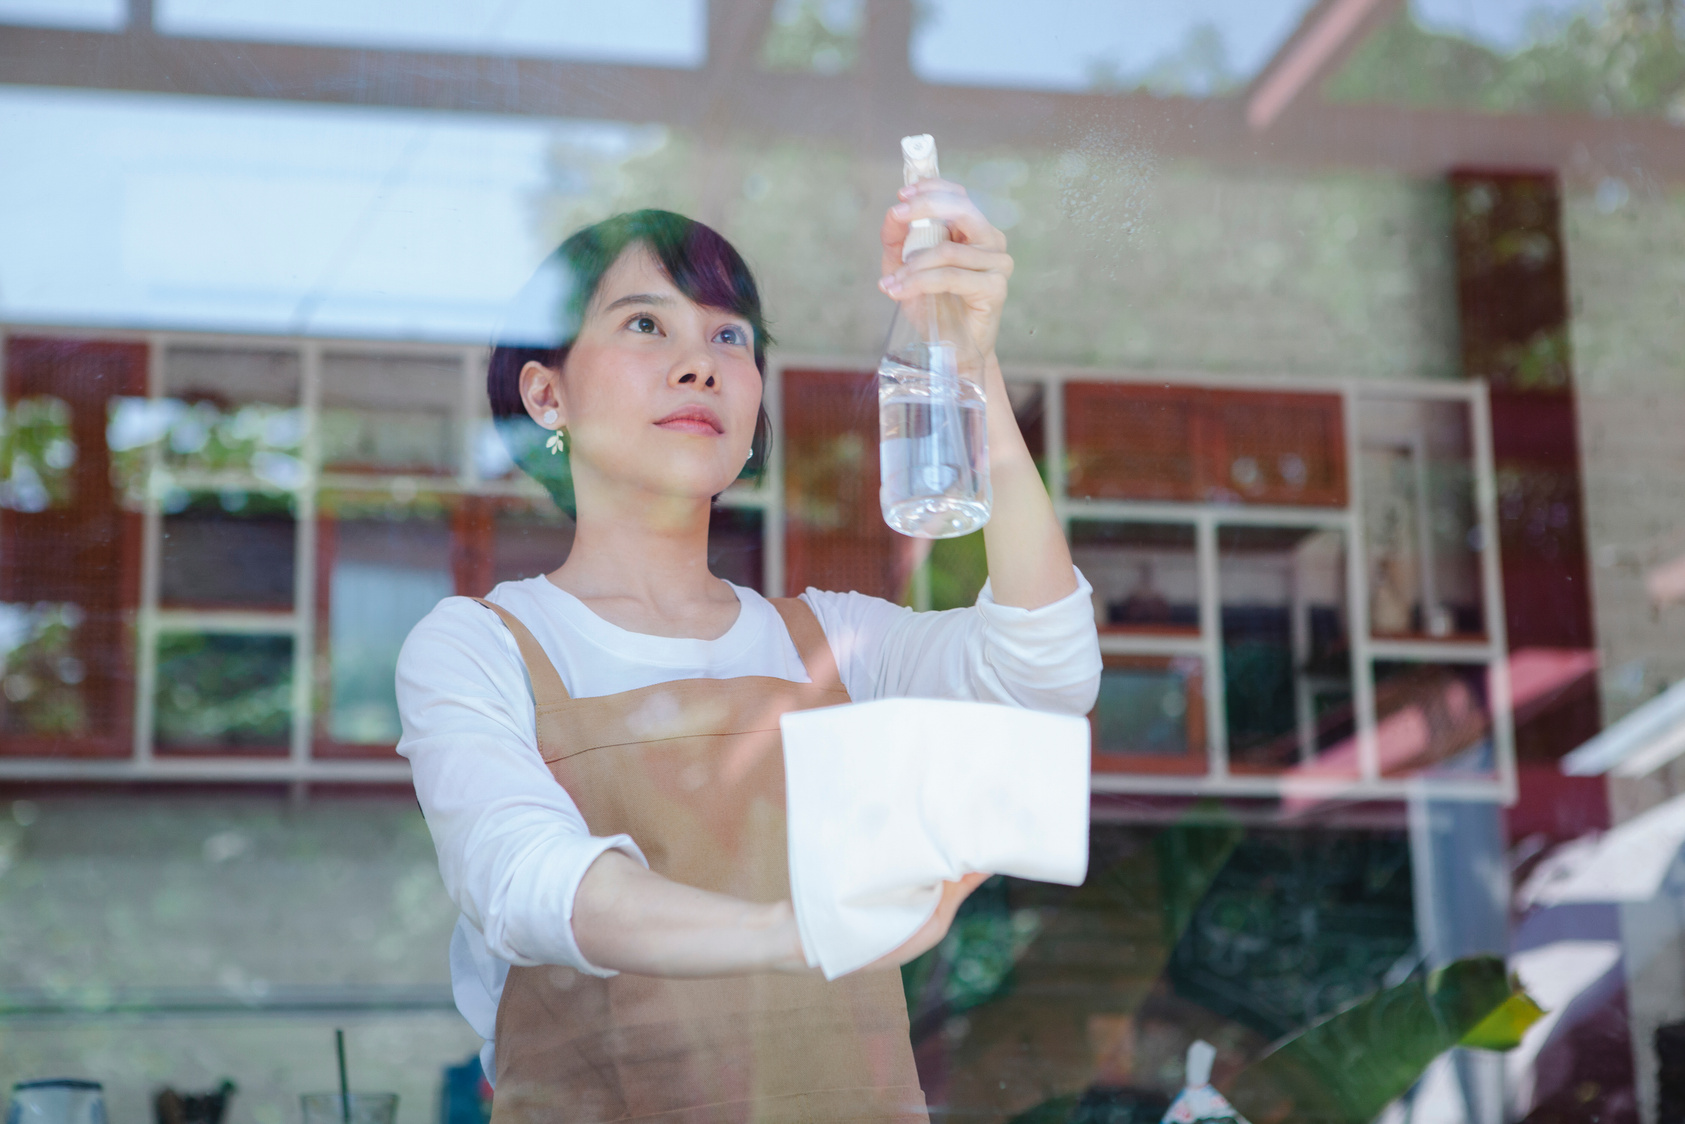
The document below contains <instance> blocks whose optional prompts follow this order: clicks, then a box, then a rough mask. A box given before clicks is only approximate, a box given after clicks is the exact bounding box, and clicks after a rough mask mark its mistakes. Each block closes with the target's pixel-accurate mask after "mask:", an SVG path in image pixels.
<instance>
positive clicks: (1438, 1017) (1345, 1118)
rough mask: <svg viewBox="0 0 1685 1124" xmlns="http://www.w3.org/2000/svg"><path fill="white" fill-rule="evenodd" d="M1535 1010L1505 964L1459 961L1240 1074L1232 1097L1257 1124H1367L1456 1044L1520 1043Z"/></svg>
mask: <svg viewBox="0 0 1685 1124" xmlns="http://www.w3.org/2000/svg"><path fill="white" fill-rule="evenodd" d="M1529 1008H1530V1009H1531V1010H1532V1011H1533V1012H1538V1006H1537V1004H1534V1003H1533V1001H1532V1000H1531V999H1528V998H1527V997H1526V995H1525V993H1523V992H1520V991H1517V990H1516V988H1515V986H1514V984H1513V982H1512V981H1511V979H1510V977H1509V976H1508V975H1507V974H1506V972H1505V970H1504V962H1503V961H1502V960H1500V959H1498V958H1496V957H1490V956H1480V957H1471V958H1469V959H1467V960H1459V961H1456V962H1455V963H1452V964H1448V965H1446V966H1445V967H1444V968H1441V969H1439V970H1437V971H1435V972H1432V973H1429V974H1428V975H1427V976H1426V977H1419V978H1416V979H1412V980H1409V981H1407V982H1405V983H1402V984H1400V985H1398V986H1397V987H1393V988H1388V989H1386V990H1385V991H1380V992H1377V993H1376V994H1374V995H1371V996H1370V997H1369V998H1367V999H1363V1000H1360V1001H1359V1002H1357V1003H1355V1004H1353V1005H1352V1006H1350V1007H1348V1008H1346V1009H1345V1010H1343V1011H1340V1012H1338V1013H1336V1014H1334V1015H1332V1016H1330V1017H1329V1018H1327V1019H1324V1020H1323V1021H1322V1022H1320V1023H1318V1024H1316V1025H1315V1026H1313V1027H1311V1028H1310V1029H1309V1030H1306V1031H1305V1032H1303V1033H1302V1034H1300V1035H1298V1036H1297V1037H1294V1038H1291V1039H1288V1040H1287V1041H1286V1042H1283V1043H1282V1044H1281V1045H1279V1046H1277V1047H1276V1048H1275V1049H1274V1050H1272V1051H1271V1052H1270V1053H1269V1054H1267V1055H1266V1056H1265V1057H1264V1058H1262V1059H1261V1060H1260V1061H1258V1062H1257V1063H1255V1064H1254V1065H1252V1066H1250V1067H1248V1068H1247V1069H1246V1070H1245V1071H1243V1072H1242V1073H1241V1074H1240V1076H1239V1078H1237V1079H1236V1081H1235V1083H1234V1087H1233V1089H1232V1090H1231V1091H1230V1092H1229V1094H1228V1096H1229V1100H1230V1101H1231V1102H1232V1103H1233V1104H1234V1105H1235V1107H1236V1108H1238V1109H1239V1110H1240V1111H1241V1112H1242V1113H1244V1114H1245V1115H1246V1116H1247V1117H1249V1118H1251V1119H1253V1120H1289V1119H1290V1120H1292V1121H1294V1122H1295V1124H1368V1122H1369V1121H1371V1120H1373V1119H1374V1118H1375V1116H1376V1115H1377V1114H1379V1113H1380V1111H1381V1110H1382V1109H1383V1108H1385V1107H1386V1106H1387V1105H1388V1104H1389V1103H1391V1102H1392V1101H1393V1100H1395V1099H1396V1098H1397V1097H1398V1096H1399V1095H1400V1094H1402V1093H1403V1092H1405V1091H1406V1090H1407V1089H1409V1088H1410V1086H1411V1085H1413V1084H1415V1082H1416V1080H1417V1079H1418V1078H1419V1077H1421V1075H1422V1073H1423V1071H1424V1070H1426V1069H1427V1067H1428V1065H1429V1064H1430V1063H1431V1062H1432V1061H1433V1060H1434V1059H1435V1058H1437V1057H1438V1056H1439V1055H1440V1054H1442V1053H1444V1052H1445V1051H1446V1050H1449V1049H1451V1048H1452V1047H1453V1046H1457V1045H1460V1044H1469V1045H1481V1046H1486V1044H1487V1043H1506V1042H1509V1041H1510V1040H1511V1038H1514V1039H1516V1040H1519V1034H1520V1031H1522V1030H1525V1029H1526V1027H1527V1026H1528V1025H1531V1022H1532V1020H1534V1019H1536V1018H1537V1017H1538V1015H1537V1014H1536V1013H1535V1014H1533V1015H1531V1017H1529V1015H1528V1010H1529ZM1487 1048H1502V1046H1488V1047H1487Z"/></svg>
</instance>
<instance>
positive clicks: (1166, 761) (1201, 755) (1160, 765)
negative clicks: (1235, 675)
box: [1089, 655, 1206, 773]
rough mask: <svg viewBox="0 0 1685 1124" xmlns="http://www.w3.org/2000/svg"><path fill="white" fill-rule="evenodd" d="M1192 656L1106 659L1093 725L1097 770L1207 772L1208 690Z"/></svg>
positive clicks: (1090, 717) (1117, 657) (1120, 771)
mask: <svg viewBox="0 0 1685 1124" xmlns="http://www.w3.org/2000/svg"><path fill="white" fill-rule="evenodd" d="M1203 684H1204V672H1203V670H1202V667H1201V662H1200V660H1199V659H1198V658H1197V657H1192V656H1113V655H1109V656H1106V657H1105V669H1104V670H1103V671H1102V672H1101V673H1100V696H1099V699H1098V700H1097V701H1096V703H1095V705H1094V712H1093V714H1091V715H1090V716H1089V721H1090V722H1091V723H1092V724H1093V726H1094V770H1095V771H1096V772H1106V773H1203V772H1205V768H1206V765H1205V690H1204V686H1203Z"/></svg>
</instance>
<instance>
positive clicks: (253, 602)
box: [158, 488, 298, 610]
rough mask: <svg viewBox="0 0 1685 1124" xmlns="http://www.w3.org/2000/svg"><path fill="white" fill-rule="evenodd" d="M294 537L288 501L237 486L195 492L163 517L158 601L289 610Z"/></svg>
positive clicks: (173, 605) (191, 605)
mask: <svg viewBox="0 0 1685 1124" xmlns="http://www.w3.org/2000/svg"><path fill="white" fill-rule="evenodd" d="M297 535H298V523H297V519H296V517H295V516H294V514H293V501H292V498H291V497H290V496H277V495H274V494H273V493H267V492H247V491H243V490H241V489H237V488H236V489H229V490H228V491H224V492H220V493H215V492H213V493H197V494H194V495H192V496H191V497H188V498H187V502H186V503H185V504H184V505H183V506H182V507H181V508H180V509H179V510H176V511H173V512H169V513H167V514H165V515H164V517H163V519H162V523H161V531H160V543H159V556H158V603H159V604H160V605H161V606H164V607H166V608H241V609H277V610H285V609H291V608H292V607H293V604H294V589H293V582H294V571H295V557H296V556H295V553H294V543H295V540H296V538H297Z"/></svg>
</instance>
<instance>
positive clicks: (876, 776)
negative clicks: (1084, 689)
mask: <svg viewBox="0 0 1685 1124" xmlns="http://www.w3.org/2000/svg"><path fill="white" fill-rule="evenodd" d="M780 725H781V726H782V728H783V731H784V777H785V788H786V797H787V806H788V814H789V846H790V896H791V900H792V901H793V902H794V904H795V910H796V924H797V926H798V928H799V929H800V931H801V938H802V947H803V949H805V950H806V952H807V958H808V963H809V964H811V965H814V966H817V967H819V968H822V969H824V971H825V978H826V979H836V978H837V977H838V976H841V975H844V974H846V973H848V972H852V971H854V970H855V969H856V968H860V967H863V966H865V965H866V964H870V963H871V962H872V961H874V960H877V959H878V958H879V957H882V956H884V955H885V954H887V953H889V952H892V951H894V950H895V949H896V948H899V947H900V946H901V945H902V944H904V943H905V942H906V941H907V939H908V938H909V937H911V936H912V935H913V934H914V933H915V932H917V931H918V929H919V927H920V926H921V925H923V924H924V923H925V922H926V921H928V920H929V919H930V916H931V914H932V913H934V912H935V910H936V904H937V901H938V899H939V898H940V897H941V896H942V882H943V881H944V880H952V879H957V878H959V877H960V876H961V875H963V874H966V873H969V872H972V871H979V872H987V873H990V874H1010V875H1014V876H1016V877H1018V878H1033V879H1037V880H1039V881H1042V882H1062V883H1064V884H1065V885H1067V886H1076V885H1080V884H1081V882H1082V880H1083V878H1084V876H1085V875H1086V874H1087V870H1088V795H1089V788H1088V761H1089V744H1088V743H1089V727H1088V722H1087V721H1086V720H1085V719H1082V718H1073V717H1070V716H1068V715H1061V714H1043V713H1041V712H1038V711H1033V710H1021V709H1018V708H1017V707H1009V706H993V705H990V704H987V703H972V702H952V701H948V700H939V699H882V700H879V701H877V702H869V703H861V704H859V705H856V706H835V707H826V708H823V709H820V710H801V711H795V712H793V713H790V714H786V715H784V716H783V718H782V719H781V720H780Z"/></svg>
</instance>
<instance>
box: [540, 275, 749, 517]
mask: <svg viewBox="0 0 1685 1124" xmlns="http://www.w3.org/2000/svg"><path fill="white" fill-rule="evenodd" d="M546 375H548V376H549V377H548V378H546V377H545V376H546ZM546 383H548V384H549V385H548V386H546V385H544V384H546ZM522 390H523V395H524V397H525V398H526V402H527V409H528V412H529V413H531V414H532V416H533V418H534V419H535V420H539V421H540V424H542V420H541V419H542V416H543V414H544V411H545V410H546V409H547V408H551V407H552V400H551V399H552V396H553V408H555V409H556V410H557V411H558V413H559V415H560V421H561V424H563V425H565V426H566V427H567V431H568V455H569V457H570V458H571V460H572V469H573V477H574V486H575V489H576V491H579V492H581V493H582V494H581V499H582V500H583V499H584V498H585V495H584V494H583V493H585V492H588V491H589V490H591V489H592V488H593V487H594V486H599V485H602V484H607V485H609V486H610V487H611V488H612V489H613V490H619V489H622V488H626V487H631V488H633V489H636V490H640V491H647V492H653V493H656V494H659V495H667V496H674V497H687V498H700V499H706V498H708V497H710V496H714V495H716V494H718V493H719V492H721V491H723V490H724V489H725V488H726V487H727V486H728V485H729V484H730V483H731V482H732V481H733V480H735V479H736V478H737V476H738V474H739V473H740V472H741V471H742V469H743V464H744V461H745V460H746V459H747V457H748V454H749V447H750V441H751V439H752V438H753V436H754V432H755V419H756V416H757V415H758V413H759V411H760V403H761V375H760V372H759V371H758V370H757V369H756V368H755V341H754V334H753V330H752V329H751V328H750V326H749V322H748V321H747V320H745V319H744V318H743V317H741V316H738V315H736V314H735V313H732V312H729V311H726V310H724V309H718V308H704V307H702V306H701V305H698V304H695V303H693V302H692V301H691V300H690V299H689V298H688V297H686V296H685V295H684V294H683V293H681V292H679V290H678V289H677V288H676V287H675V286H674V284H673V282H672V281H671V280H669V279H668V277H667V275H666V273H664V272H663V271H662V269H661V267H660V265H659V264H657V262H656V260H655V258H654V257H653V256H652V255H651V254H650V253H649V251H648V250H646V249H644V248H643V247H641V246H633V247H631V248H630V249H628V250H627V251H626V252H625V253H624V254H622V255H621V256H620V259H619V260H618V261H616V262H615V263H614V265H613V266H611V267H610V268H609V270H608V272H607V273H605V274H604V275H603V279H602V283H601V284H600V285H599V286H598V288H597V294H596V296H595V298H593V300H592V301H591V304H590V306H589V307H588V308H587V309H586V311H585V317H584V322H583V323H582V324H581V326H580V330H579V336H578V338H577V339H576V340H575V341H574V344H573V347H572V348H571V349H570V350H569V352H568V357H567V361H566V363H565V364H564V365H563V369H562V371H561V373H560V377H559V378H557V377H555V375H554V374H553V373H551V372H547V371H545V369H544V368H542V367H537V366H536V365H535V364H529V365H528V368H527V371H526V372H523V375H522Z"/></svg>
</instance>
